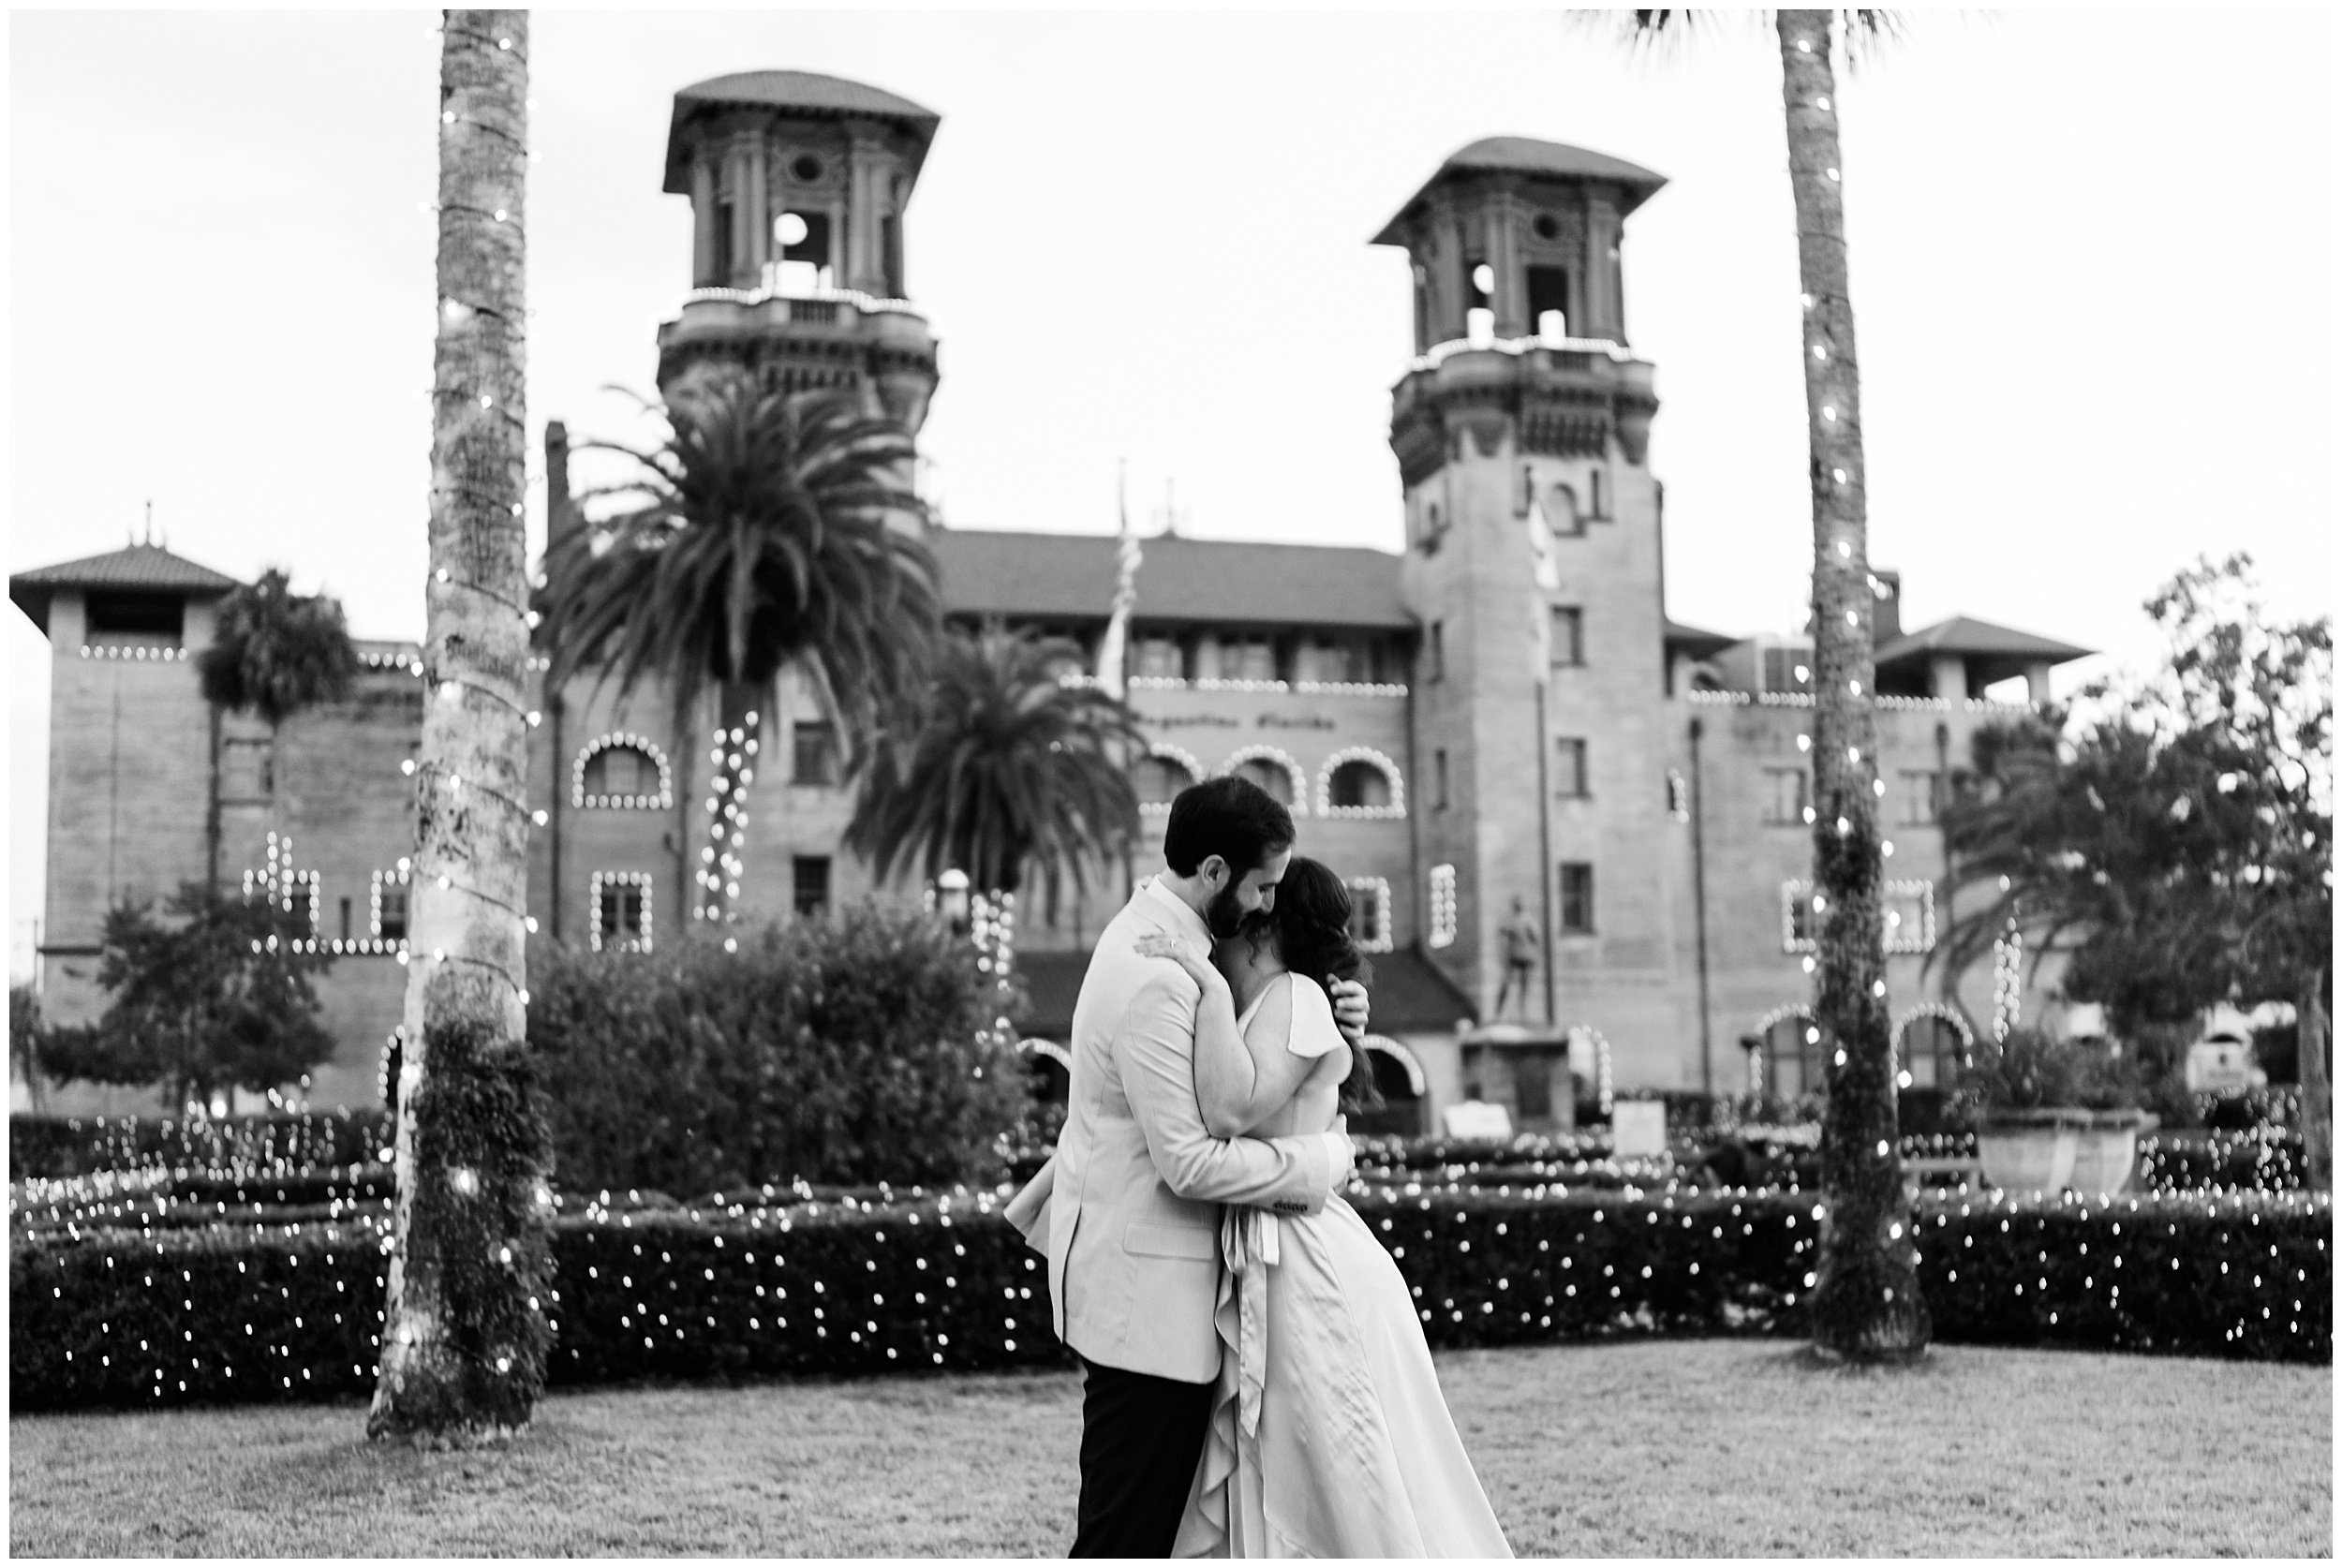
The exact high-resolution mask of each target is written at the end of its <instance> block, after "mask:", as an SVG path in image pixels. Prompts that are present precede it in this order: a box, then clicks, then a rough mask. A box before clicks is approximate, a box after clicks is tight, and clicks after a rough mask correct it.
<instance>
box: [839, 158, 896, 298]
mask: <svg viewBox="0 0 2342 1568" xmlns="http://www.w3.org/2000/svg"><path fill="white" fill-rule="evenodd" d="M849 134H850V135H851V137H852V142H851V144H850V148H849V151H848V152H847V154H846V275H845V277H844V278H842V279H840V281H841V282H842V283H843V284H844V285H845V286H846V287H847V288H859V289H861V290H862V291H863V292H865V293H868V294H884V293H885V292H886V276H885V263H884V261H883V260H882V248H883V247H882V245H881V244H880V243H879V225H878V208H879V202H878V192H879V183H880V177H881V175H882V172H883V171H882V170H881V168H880V158H881V157H882V155H883V152H884V144H883V143H882V141H880V139H879V137H878V136H877V135H876V134H875V132H874V131H873V130H871V129H869V128H866V127H863V126H852V127H850V130H849Z"/></svg>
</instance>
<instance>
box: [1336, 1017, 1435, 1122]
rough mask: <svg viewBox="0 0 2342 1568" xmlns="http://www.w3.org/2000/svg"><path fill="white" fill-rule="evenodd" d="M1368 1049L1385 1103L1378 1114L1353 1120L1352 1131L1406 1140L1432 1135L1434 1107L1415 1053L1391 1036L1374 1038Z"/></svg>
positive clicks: (1372, 1035)
mask: <svg viewBox="0 0 2342 1568" xmlns="http://www.w3.org/2000/svg"><path fill="white" fill-rule="evenodd" d="M1365 1045H1366V1059H1367V1065H1368V1066H1370V1067H1371V1068H1372V1069H1373V1071H1374V1087H1375V1088H1376V1089H1377V1090H1379V1091H1380V1092H1381V1094H1382V1097H1383V1103H1382V1106H1381V1108H1380V1109H1378V1110H1373V1111H1366V1112H1361V1113H1360V1114H1359V1115H1357V1116H1355V1117H1351V1118H1350V1128H1351V1131H1353V1132H1367V1133H1384V1134H1395V1135H1397V1136H1399V1137H1402V1138H1413V1137H1419V1136H1420V1135H1422V1134H1423V1133H1425V1132H1430V1127H1429V1125H1428V1118H1429V1115H1430V1101H1429V1097H1428V1096H1427V1095H1426V1093H1425V1088H1426V1085H1425V1081H1424V1077H1423V1064H1422V1063H1421V1062H1419V1061H1417V1060H1416V1057H1415V1053H1414V1052H1412V1051H1410V1050H1408V1049H1407V1048H1406V1047H1405V1046H1404V1045H1401V1043H1399V1042H1397V1041H1396V1040H1393V1039H1391V1038H1390V1037H1389V1036H1387V1035H1380V1034H1370V1035H1368V1036H1367V1037H1366V1041H1365Z"/></svg>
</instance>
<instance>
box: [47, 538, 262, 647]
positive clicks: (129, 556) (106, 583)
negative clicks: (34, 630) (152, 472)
mask: <svg viewBox="0 0 2342 1568" xmlns="http://www.w3.org/2000/svg"><path fill="white" fill-rule="evenodd" d="M237 585H238V584H237V582H236V580H235V579H234V578H232V577H230V576H228V575H227V574H225V573H224V572H217V571H214V570H212V569H211V568H210V567H207V566H200V565H198V564H197V563H196V562H194V561H190V560H188V559H187V558H186V557H185V555H172V554H171V553H170V551H168V550H165V549H164V548H163V547H162V546H160V545H158V544H133V545H130V546H129V547H128V548H126V549H122V550H114V551H110V552H108V553H107V554H106V555H90V556H86V557H84V558H82V559H81V560H78V561H66V562H62V563H60V564H59V565H56V566H46V567H35V568H34V569H33V570H30V571H20V572H18V573H17V574H16V575H14V576H13V577H10V578H9V579H8V598H9V599H12V600H13V601H15V604H16V607H17V608H18V609H20V610H22V611H23V612H24V614H26V615H27V616H29V617H31V619H32V623H33V624H34V625H35V626H37V627H38V628H40V629H41V630H42V631H43V632H46V631H47V630H48V629H49V600H50V599H51V598H52V596H53V595H54V594H55V592H56V590H57V589H59V588H128V589H134V590H135V589H150V590H154V591H156V592H173V593H183V594H185V595H187V596H188V597H189V598H191V599H206V598H211V597H214V596H216V595H219V594H224V593H226V592H228V591H229V590H230V588H233V587H236V586H237Z"/></svg>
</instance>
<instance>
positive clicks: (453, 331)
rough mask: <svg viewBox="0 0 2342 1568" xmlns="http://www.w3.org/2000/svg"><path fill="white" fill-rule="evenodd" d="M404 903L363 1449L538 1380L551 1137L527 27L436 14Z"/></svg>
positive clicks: (498, 1402) (494, 1424) (462, 1415)
mask: <svg viewBox="0 0 2342 1568" xmlns="http://www.w3.org/2000/svg"><path fill="white" fill-rule="evenodd" d="M444 38H445V41H444V43H443V45H442V47H441V50H440V54H439V107H440V115H439V246H438V298H439V309H438V341H437V353H436V356H435V359H436V366H435V371H436V373H435V377H434V381H435V386H434V392H433V397H432V443H431V552H430V557H431V558H430V571H429V575H428V577H427V579H426V580H425V583H424V605H425V616H426V618H425V628H424V640H423V661H424V665H425V671H426V677H427V682H428V684H427V685H426V687H425V698H424V702H423V717H422V756H421V759H420V762H421V766H420V768H419V769H418V771H417V775H416V779H415V804H416V819H417V826H416V836H415V856H414V859H415V895H416V897H415V907H414V911H413V913H414V921H413V925H412V934H411V937H410V943H411V951H412V953H413V961H412V962H411V963H410V964H409V966H408V984H407V1019H406V1026H405V1038H404V1048H403V1057H402V1062H401V1067H400V1079H401V1082H400V1086H399V1093H398V1101H397V1103H398V1113H397V1114H398V1133H397V1172H398V1203H397V1208H396V1211H395V1215H394V1220H393V1223H394V1229H393V1248H392V1251H391V1257H390V1265H391V1266H390V1280H389V1285H390V1289H389V1296H388V1299H387V1300H386V1302H385V1304H384V1316H383V1324H382V1341H381V1356H382V1360H381V1372H380V1381H379V1383H378V1385H377V1387H376V1389H375V1396H374V1408H373V1410H372V1412H371V1413H369V1415H368V1418H367V1422H366V1429H367V1432H368V1434H369V1435H370V1436H373V1437H375V1438H378V1439H381V1438H395V1439H406V1440H411V1441H417V1442H430V1443H434V1444H441V1443H451V1442H452V1443H468V1442H482V1441H488V1440H492V1439H495V1438H497V1437H501V1436H504V1435H507V1434H510V1433H511V1432H514V1431H517V1430H519V1429H521V1428H522V1427H526V1425H527V1423H528V1420H529V1416H530V1413H532V1411H533V1410H534V1409H535V1406H536V1400H537V1396H538V1394H539V1393H540V1391H541V1389H542V1387H543V1384H544V1360H545V1352H546V1348H547V1346H548V1345H549V1344H550V1342H551V1339H552V1332H551V1320H550V1319H548V1318H547V1317H546V1315H545V1312H544V1310H543V1307H544V1306H545V1305H547V1304H549V1303H550V1301H551V1298H552V1284H553V1255H552V1247H551V1236H550V1227H549V1224H548V1220H549V1217H550V1213H551V1208H552V1194H551V1192H550V1191H548V1190H547V1188H546V1185H545V1178H546V1173H547V1171H548V1169H549V1159H548V1143H549V1140H548V1136H547V1132H546V1128H545V1125H544V1120H543V1117H542V1115H541V1112H540V1111H539V1110H538V1108H537V1104H536V1102H535V1101H534V1099H533V1098H532V1091H531V1086H530V1078H529V1061H528V1058H527V1055H526V1030H527V1014H526V1006H527V1000H528V997H527V993H526V990H524V989H523V987H524V986H525V985H526V970H525V968H524V962H525V959H524V952H523V942H524V940H525V923H526V902H527V896H528V891H527V890H528V877H527V866H528V827H529V819H528V807H527V800H528V747H527V738H526V737H527V726H526V722H525V719H524V715H525V713H526V709H527V706H528V703H527V693H526V678H527V661H528V629H527V626H526V618H525V617H526V614H527V603H526V601H527V598H528V585H527V547H526V532H525V528H524V525H523V522H522V518H521V497H522V496H523V494H524V492H525V484H526V469H525V463H526V453H525V450H524V445H523V442H524V428H523V406H522V389H523V385H524V382H523V359H524V352H523V350H524V341H523V326H522V322H523V316H524V307H525V304H526V301H525V297H524V294H523V288H522V280H523V270H522V269H523V263H524V261H525V259H526V245H525V235H526V229H524V227H523V221H522V198H523V194H524V191H525V175H526V169H527V132H528V120H527V111H526V109H527V97H528V13H527V12H526V11H449V12H447V13H446V16H445V26H444Z"/></svg>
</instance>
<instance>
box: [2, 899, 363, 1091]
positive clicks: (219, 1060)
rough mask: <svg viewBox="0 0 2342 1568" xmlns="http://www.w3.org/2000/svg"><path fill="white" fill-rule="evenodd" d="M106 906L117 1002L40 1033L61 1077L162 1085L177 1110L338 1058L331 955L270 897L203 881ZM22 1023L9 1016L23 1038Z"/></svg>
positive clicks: (107, 956)
mask: <svg viewBox="0 0 2342 1568" xmlns="http://www.w3.org/2000/svg"><path fill="white" fill-rule="evenodd" d="M164 908H165V912H166V913H167V915H168V916H169V917H170V918H169V919H167V920H165V919H157V918H156V914H155V910H154V908H153V906H151V905H147V904H117V905H116V906H114V907H113V908H112V909H111V910H108V911H107V913H106V924H105V926H104V930H103V934H102V936H101V939H100V941H101V946H102V951H103V954H104V955H103V957H102V958H101V959H100V961H99V966H98V971H97V983H98V984H100V985H102V986H103V987H105V989H106V990H107V991H109V992H110V993H111V996H112V999H111V1002H110V1003H109V1005H108V1006H107V1009H106V1011H105V1013H104V1014H103V1015H102V1016H100V1017H99V1019H98V1020H97V1022H96V1024H94V1025H85V1026H82V1027H80V1028H69V1027H68V1028H42V1027H41V1026H40V1024H39V1022H38V1018H37V1012H36V1013H35V1017H34V1019H33V1021H32V1022H33V1028H34V1035H35V1040H34V1043H33V1044H32V1051H33V1053H34V1055H35V1056H36V1058H37V1066H38V1067H39V1069H40V1071H41V1072H44V1073H45V1074H46V1075H47V1076H49V1077H51V1078H52V1079H58V1080H64V1081H79V1082H82V1083H97V1084H154V1085H157V1086H158V1087H161V1089H162V1090H163V1092H164V1093H165V1095H166V1096H168V1097H169V1102H170V1104H171V1105H172V1106H174V1107H176V1106H183V1105H189V1104H193V1105H203V1104H208V1103H209V1102H210V1101H211V1098H212V1096H213V1095H214V1094H215V1092H217V1091H219V1090H222V1089H227V1088H230V1087H235V1088H245V1089H250V1090H252V1091H254V1092H255V1093H260V1092H264V1091H266V1090H268V1089H271V1088H274V1087H276V1086H278V1085H280V1084H289V1083H291V1082H293V1081H294V1080H295V1079H297V1078H299V1077H301V1076H302V1074H304V1073H305V1072H308V1071H309V1069H311V1068H313V1067H315V1066H316V1065H317V1064H318V1063H319V1062H321V1061H324V1060H325V1059H326V1058H329V1057H331V1056H332V1055H333V1054H334V1036H333V1034H332V1032H331V1031H329V1030H328V1029H327V1028H325V1026H324V1025H323V1024H322V1023H321V1022H319V1013H320V1011H321V1010H320V1008H319V1002H318V995H317V986H316V984H315V982H316V977H317V976H318V975H319V974H322V973H323V972H324V971H325V970H326V969H327V968H328V967H330V966H331V965H332V963H333V959H332V958H330V957H327V956H325V955H324V954H320V953H319V952H318V951H317V944H316V943H315V942H314V941H311V940H310V939H309V929H308V922H307V920H306V919H305V918H299V919H297V918H295V915H294V913H293V911H292V910H290V909H289V908H287V907H286V906H285V905H283V904H280V903H278V902H275V901H274V900H271V899H266V898H241V897H239V898H223V897H221V896H220V895H218V894H216V893H215V892H214V891H213V890H212V889H211V888H209V887H207V886H205V885H204V884H203V883H201V882H187V883H185V884H184V885H182V886H181V888H180V889H179V891H178V893H177V894H175V895H172V897H171V898H170V901H169V902H168V903H167V904H166V905H165V906H164ZM16 1027H17V1020H16V1019H14V1018H11V1019H10V1033H11V1036H12V1037H13V1035H14V1033H15V1030H16Z"/></svg>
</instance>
